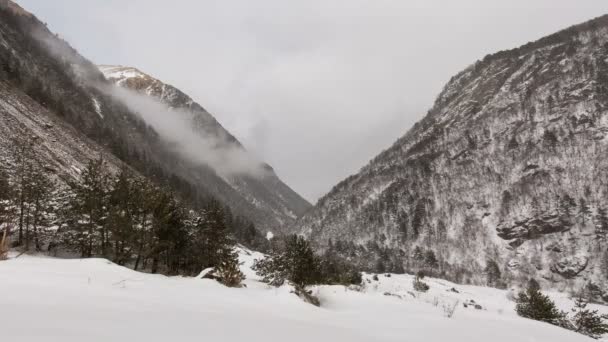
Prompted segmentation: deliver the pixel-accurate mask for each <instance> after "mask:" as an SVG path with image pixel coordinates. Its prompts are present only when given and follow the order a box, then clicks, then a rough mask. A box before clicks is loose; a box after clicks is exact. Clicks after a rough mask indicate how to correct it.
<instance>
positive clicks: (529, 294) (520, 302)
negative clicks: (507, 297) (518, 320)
mask: <svg viewBox="0 0 608 342" xmlns="http://www.w3.org/2000/svg"><path fill="white" fill-rule="evenodd" d="M515 302H516V303H517V305H516V307H515V311H517V314H518V315H520V316H522V317H525V318H529V319H534V320H537V321H543V322H547V323H551V324H554V325H562V324H563V320H564V317H565V314H564V313H563V312H561V311H559V310H558V309H557V307H556V306H555V303H553V301H551V299H550V298H549V297H548V296H546V295H544V294H542V293H541V292H540V289H539V287H538V283H537V282H535V281H534V282H532V281H531V282H530V283H529V284H528V288H527V289H526V291H521V292H519V294H518V296H517V298H516V300H515Z"/></svg>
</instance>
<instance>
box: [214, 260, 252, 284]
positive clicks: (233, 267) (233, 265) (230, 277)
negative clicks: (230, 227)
mask: <svg viewBox="0 0 608 342" xmlns="http://www.w3.org/2000/svg"><path fill="white" fill-rule="evenodd" d="M215 270H216V271H217V275H218V276H219V278H220V281H221V283H222V284H224V285H226V286H228V287H240V286H241V282H242V281H243V280H245V275H244V274H243V272H241V270H240V268H239V258H238V254H237V253H236V252H234V251H229V252H228V253H227V254H225V255H224V257H223V258H222V260H221V261H220V263H219V265H217V266H216V267H215Z"/></svg>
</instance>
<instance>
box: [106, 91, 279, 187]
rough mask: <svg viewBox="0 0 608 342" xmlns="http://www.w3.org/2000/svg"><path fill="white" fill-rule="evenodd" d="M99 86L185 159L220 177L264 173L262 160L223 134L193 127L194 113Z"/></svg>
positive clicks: (136, 94)
mask: <svg viewBox="0 0 608 342" xmlns="http://www.w3.org/2000/svg"><path fill="white" fill-rule="evenodd" d="M99 89H101V90H102V91H104V92H105V93H107V94H109V95H111V96H112V97H114V98H116V99H118V100H120V101H121V102H122V103H124V104H125V105H126V106H127V107H128V108H129V109H130V110H131V111H133V112H134V113H136V114H137V115H139V116H140V118H142V119H143V120H144V121H145V122H146V123H147V124H148V125H150V126H151V127H152V128H153V129H154V130H155V131H156V132H157V133H158V134H159V136H160V137H161V138H162V139H163V140H164V141H165V142H166V143H167V144H168V146H170V148H172V149H173V150H174V151H175V152H176V153H179V154H180V155H182V156H183V157H184V158H186V159H187V160H190V161H192V162H194V163H197V164H203V165H207V166H209V167H211V168H212V169H214V170H215V171H216V172H217V173H218V174H219V175H221V176H224V177H231V176H239V175H247V176H251V177H256V178H261V177H263V176H265V175H266V174H267V170H266V168H265V167H264V164H263V163H262V162H260V161H259V160H258V159H257V158H255V157H254V156H253V155H252V154H251V153H249V152H248V151H247V150H245V149H243V148H242V147H240V146H238V145H236V144H235V143H233V142H230V140H229V139H228V138H227V137H226V136H223V135H219V136H214V135H211V134H209V133H204V132H201V131H200V130H197V129H196V127H197V125H196V124H195V123H194V120H195V118H193V115H196V113H192V112H189V111H186V110H181V109H174V108H170V107H169V106H167V105H166V104H164V103H162V102H160V101H159V100H157V99H154V98H152V97H150V96H147V95H145V94H141V93H138V92H135V91H133V90H130V89H126V88H122V87H119V86H115V85H107V84H104V85H103V86H100V87H99ZM220 134H221V133H220Z"/></svg>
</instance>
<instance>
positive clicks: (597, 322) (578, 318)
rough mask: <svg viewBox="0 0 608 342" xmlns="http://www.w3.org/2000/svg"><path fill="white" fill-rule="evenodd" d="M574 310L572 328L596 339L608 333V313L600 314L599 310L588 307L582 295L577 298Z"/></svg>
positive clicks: (571, 320)
mask: <svg viewBox="0 0 608 342" xmlns="http://www.w3.org/2000/svg"><path fill="white" fill-rule="evenodd" d="M572 312H573V314H574V315H573V316H572V318H571V319H570V323H571V324H572V330H574V331H576V332H578V333H581V334H583V335H587V336H589V337H591V338H595V339H599V338H600V337H602V335H604V334H608V315H600V314H599V313H598V311H597V310H590V309H587V302H586V301H585V300H584V299H583V298H582V296H581V297H579V298H577V299H576V302H575V304H574V308H573V309H572Z"/></svg>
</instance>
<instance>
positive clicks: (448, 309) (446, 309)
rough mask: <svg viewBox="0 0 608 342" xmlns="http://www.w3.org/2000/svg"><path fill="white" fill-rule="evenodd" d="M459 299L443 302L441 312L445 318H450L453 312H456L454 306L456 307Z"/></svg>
mask: <svg viewBox="0 0 608 342" xmlns="http://www.w3.org/2000/svg"><path fill="white" fill-rule="evenodd" d="M458 303H459V301H457V300H456V301H454V302H452V303H443V314H444V316H445V317H447V318H452V316H454V313H455V312H456V308H457V307H458Z"/></svg>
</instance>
